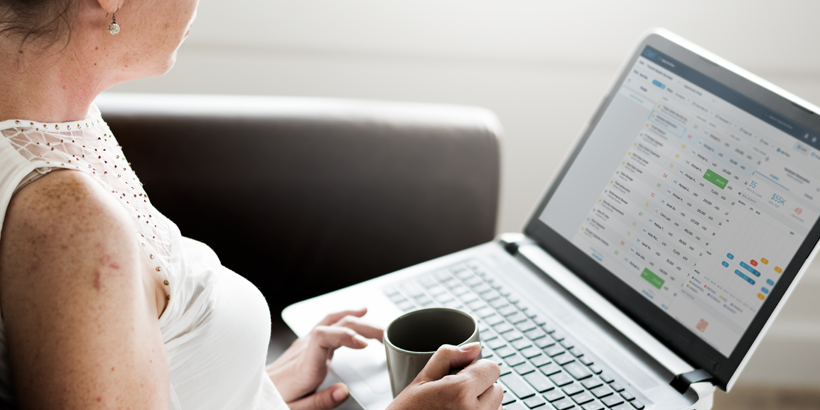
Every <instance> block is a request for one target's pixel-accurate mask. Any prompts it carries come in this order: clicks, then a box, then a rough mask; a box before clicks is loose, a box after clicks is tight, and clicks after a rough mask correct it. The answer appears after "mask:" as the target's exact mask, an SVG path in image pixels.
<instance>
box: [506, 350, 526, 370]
mask: <svg viewBox="0 0 820 410" xmlns="http://www.w3.org/2000/svg"><path fill="white" fill-rule="evenodd" d="M504 361H505V362H507V364H508V365H509V366H510V367H515V366H518V365H519V364H521V363H524V362H526V361H527V359H524V358H523V357H521V355H520V354H518V353H516V354H514V355H512V356H508V357H505V358H504Z"/></svg>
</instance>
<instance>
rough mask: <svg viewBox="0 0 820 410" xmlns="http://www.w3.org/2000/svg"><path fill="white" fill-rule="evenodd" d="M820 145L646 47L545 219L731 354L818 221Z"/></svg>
mask: <svg viewBox="0 0 820 410" xmlns="http://www.w3.org/2000/svg"><path fill="white" fill-rule="evenodd" d="M818 137H819V136H818V135H817V134H814V133H812V132H811V131H809V130H806V129H804V128H802V127H801V126H800V125H799V124H795V123H793V122H791V121H790V120H786V119H785V118H782V117H780V116H779V115H778V114H777V113H774V112H771V111H769V110H768V109H766V108H765V107H763V106H760V105H757V104H756V103H755V102H753V101H751V100H748V99H746V98H745V97H743V96H742V95H740V94H737V93H735V92H733V91H731V90H728V89H726V88H725V87H724V86H722V85H720V84H718V83H716V82H714V81H713V80H711V79H709V78H708V77H706V76H704V75H703V74H701V73H699V72H696V71H694V70H692V69H691V68H689V67H687V66H685V65H683V64H681V63H679V62H678V61H676V60H674V59H672V58H670V57H668V56H666V55H664V54H663V53H660V52H658V51H657V50H654V49H652V48H651V47H647V48H646V49H645V50H644V51H643V52H642V56H641V57H640V58H638V60H637V62H636V63H635V65H634V66H633V67H632V69H631V71H630V73H629V74H628V76H627V78H626V79H625V81H624V82H623V84H621V85H620V89H619V90H618V92H617V95H616V96H615V97H614V99H613V101H612V102H611V104H610V106H609V107H608V109H607V111H606V112H605V113H604V115H603V116H602V117H601V119H600V121H599V123H598V125H597V126H596V129H595V130H594V131H593V132H592V134H591V135H590V137H589V139H588V141H587V142H586V144H585V146H584V148H583V149H582V150H581V152H580V153H579V155H578V157H577V158H576V160H575V162H574V163H573V166H572V168H571V169H570V170H569V171H568V172H567V174H566V176H565V177H564V179H563V180H562V182H561V184H560V185H559V187H558V188H557V189H556V192H555V194H554V195H553V197H552V199H551V200H550V203H549V205H548V206H547V207H546V208H545V209H544V211H543V213H542V214H541V215H540V219H541V221H543V222H544V223H546V224H547V225H548V226H550V227H552V228H553V229H555V230H556V231H557V232H558V233H560V234H561V235H562V236H564V237H565V238H567V239H568V240H570V241H571V242H572V243H573V244H574V245H575V246H577V247H578V248H579V249H581V250H583V251H584V252H585V253H587V254H588V255H590V256H591V257H592V258H594V259H595V260H596V261H598V262H599V263H600V264H601V265H603V266H604V267H606V268H608V270H609V271H610V272H612V273H613V274H615V275H616V276H618V277H619V278H620V279H621V280H623V281H624V282H626V283H627V284H628V285H630V286H631V287H632V288H633V289H635V291H636V292H637V293H638V294H637V295H635V297H644V298H646V299H647V300H649V301H651V302H652V303H654V304H655V305H656V306H658V308H660V309H661V310H663V311H665V312H666V313H668V314H669V315H670V316H672V317H673V318H675V319H676V320H677V321H679V322H680V323H681V324H683V325H684V326H686V327H687V328H689V329H690V330H691V331H692V332H693V333H694V334H696V335H697V336H699V337H701V338H702V339H703V340H705V341H706V342H707V343H709V344H710V345H712V346H713V347H715V348H716V349H717V350H718V351H719V352H721V353H722V354H724V355H725V356H727V357H728V356H729V355H730V354H731V352H732V350H733V349H734V348H735V346H736V345H737V343H738V341H739V340H740V339H741V337H742V336H743V333H744V332H745V330H746V328H747V327H748V326H749V324H750V323H751V321H752V319H753V318H754V317H755V315H756V314H757V312H758V311H759V310H760V308H761V306H762V305H763V303H764V302H765V301H766V299H767V297H768V295H769V294H770V292H771V291H772V289H774V288H775V287H777V286H778V281H779V279H780V276H781V274H782V273H783V270H784V269H785V268H786V266H787V265H788V264H789V262H790V261H791V260H792V258H793V257H794V255H795V253H796V251H797V249H798V247H799V246H800V245H801V244H802V242H803V240H804V239H805V238H806V236H807V235H808V233H809V230H810V229H811V228H812V226H813V225H814V223H815V222H816V220H817V218H818V216H820V176H818V175H820V141H818Z"/></svg>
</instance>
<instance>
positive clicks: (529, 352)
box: [513, 339, 541, 359]
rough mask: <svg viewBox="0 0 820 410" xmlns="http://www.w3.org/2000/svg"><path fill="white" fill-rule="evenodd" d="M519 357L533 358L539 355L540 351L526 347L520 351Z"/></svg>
mask: <svg viewBox="0 0 820 410" xmlns="http://www.w3.org/2000/svg"><path fill="white" fill-rule="evenodd" d="M521 340H527V339H521ZM516 342H517V340H516ZM513 343H515V342H513ZM521 355H522V356H524V357H526V358H527V359H530V358H533V357H535V356H538V355H541V349H539V348H537V347H535V346H528V347H525V348H524V349H521Z"/></svg>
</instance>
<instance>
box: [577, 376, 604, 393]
mask: <svg viewBox="0 0 820 410" xmlns="http://www.w3.org/2000/svg"><path fill="white" fill-rule="evenodd" d="M581 384H583V385H584V387H586V388H587V389H589V390H592V389H594V388H596V387H599V386H603V385H604V382H602V381H601V380H600V379H598V378H597V377H592V378H589V379H586V380H584V381H582V382H581Z"/></svg>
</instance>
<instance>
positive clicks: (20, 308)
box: [0, 171, 169, 409]
mask: <svg viewBox="0 0 820 410" xmlns="http://www.w3.org/2000/svg"><path fill="white" fill-rule="evenodd" d="M135 230H136V228H135V227H134V225H133V222H131V220H130V218H129V216H128V215H127V213H126V212H125V210H124V209H123V208H122V206H120V205H119V204H117V203H116V199H115V198H113V197H112V196H111V195H110V194H109V193H107V192H105V191H104V190H103V188H102V187H100V186H99V184H97V183H96V182H94V181H93V180H92V179H91V178H90V177H88V176H86V175H84V174H82V173H80V172H72V171H56V172H53V173H51V174H49V175H47V176H45V177H43V178H42V179H40V180H39V181H37V182H35V183H33V184H31V185H30V186H28V187H26V188H24V189H23V190H22V191H21V192H20V193H19V194H18V195H17V196H16V197H15V198H14V199H13V200H12V202H11V204H10V206H9V209H8V211H7V213H6V220H5V223H4V226H3V231H2V240H0V306H1V307H2V312H3V318H4V319H3V320H4V321H5V325H6V334H7V338H8V344H9V357H10V360H11V369H12V375H13V378H14V385H15V389H16V395H17V401H18V405H19V407H20V408H21V409H58V408H59V409H102V408H130V409H167V408H168V405H169V383H168V365H167V363H166V359H165V348H164V346H163V343H162V338H161V335H160V330H159V324H158V320H157V318H158V316H159V315H160V313H161V309H162V308H164V305H162V304H158V301H157V297H156V296H157V293H156V292H157V287H156V286H155V284H154V281H155V280H158V278H156V275H153V274H151V272H150V267H149V266H147V264H146V262H145V261H144V259H145V258H144V257H142V255H141V252H142V250H141V249H140V244H139V243H138V241H137V238H136V234H135ZM159 289H160V290H161V287H160V288H159ZM163 299H164V298H163ZM163 302H164V301H163Z"/></svg>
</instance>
